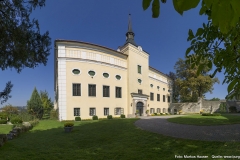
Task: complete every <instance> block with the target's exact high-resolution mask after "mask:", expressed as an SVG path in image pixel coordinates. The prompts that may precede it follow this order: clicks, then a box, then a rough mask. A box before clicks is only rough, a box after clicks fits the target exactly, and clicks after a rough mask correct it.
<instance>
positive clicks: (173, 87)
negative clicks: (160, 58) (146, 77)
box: [167, 72, 179, 103]
mask: <svg viewBox="0 0 240 160" xmlns="http://www.w3.org/2000/svg"><path fill="white" fill-rule="evenodd" d="M167 75H168V76H169V77H170V78H171V83H169V84H170V85H171V86H169V88H171V94H172V102H173V103H177V102H179V88H178V86H177V84H176V80H177V75H176V74H175V73H174V72H169V74H167Z"/></svg>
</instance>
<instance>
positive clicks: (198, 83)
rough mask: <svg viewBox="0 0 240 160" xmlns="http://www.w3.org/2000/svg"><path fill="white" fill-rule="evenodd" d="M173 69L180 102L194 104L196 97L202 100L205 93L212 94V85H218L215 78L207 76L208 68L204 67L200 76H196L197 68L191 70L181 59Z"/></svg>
mask: <svg viewBox="0 0 240 160" xmlns="http://www.w3.org/2000/svg"><path fill="white" fill-rule="evenodd" d="M174 69H175V70H176V75H177V79H176V85H177V86H178V88H179V94H180V101H181V102H196V101H197V100H198V97H202V98H203V97H204V94H205V93H207V92H210V93H212V90H213V84H214V83H216V82H218V83H219V81H218V79H217V78H211V77H210V76H209V75H208V70H209V68H207V67H205V68H204V70H203V71H202V72H201V73H200V74H197V71H198V70H197V67H194V68H191V66H190V65H189V64H187V63H186V60H183V59H179V60H178V61H177V62H176V64H175V66H174Z"/></svg>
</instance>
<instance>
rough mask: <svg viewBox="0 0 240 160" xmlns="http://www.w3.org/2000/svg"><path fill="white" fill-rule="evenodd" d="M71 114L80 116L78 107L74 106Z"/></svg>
mask: <svg viewBox="0 0 240 160" xmlns="http://www.w3.org/2000/svg"><path fill="white" fill-rule="evenodd" d="M73 114H74V116H80V108H74V110H73Z"/></svg>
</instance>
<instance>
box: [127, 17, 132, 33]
mask: <svg viewBox="0 0 240 160" xmlns="http://www.w3.org/2000/svg"><path fill="white" fill-rule="evenodd" d="M128 32H133V31H132V21H131V13H129V15H128Z"/></svg>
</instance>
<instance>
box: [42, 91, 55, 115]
mask: <svg viewBox="0 0 240 160" xmlns="http://www.w3.org/2000/svg"><path fill="white" fill-rule="evenodd" d="M40 97H41V101H42V104H43V110H44V113H45V114H46V113H49V112H50V111H51V110H52V109H53V102H52V101H51V98H50V97H49V96H48V92H47V91H46V90H45V91H40Z"/></svg>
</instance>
